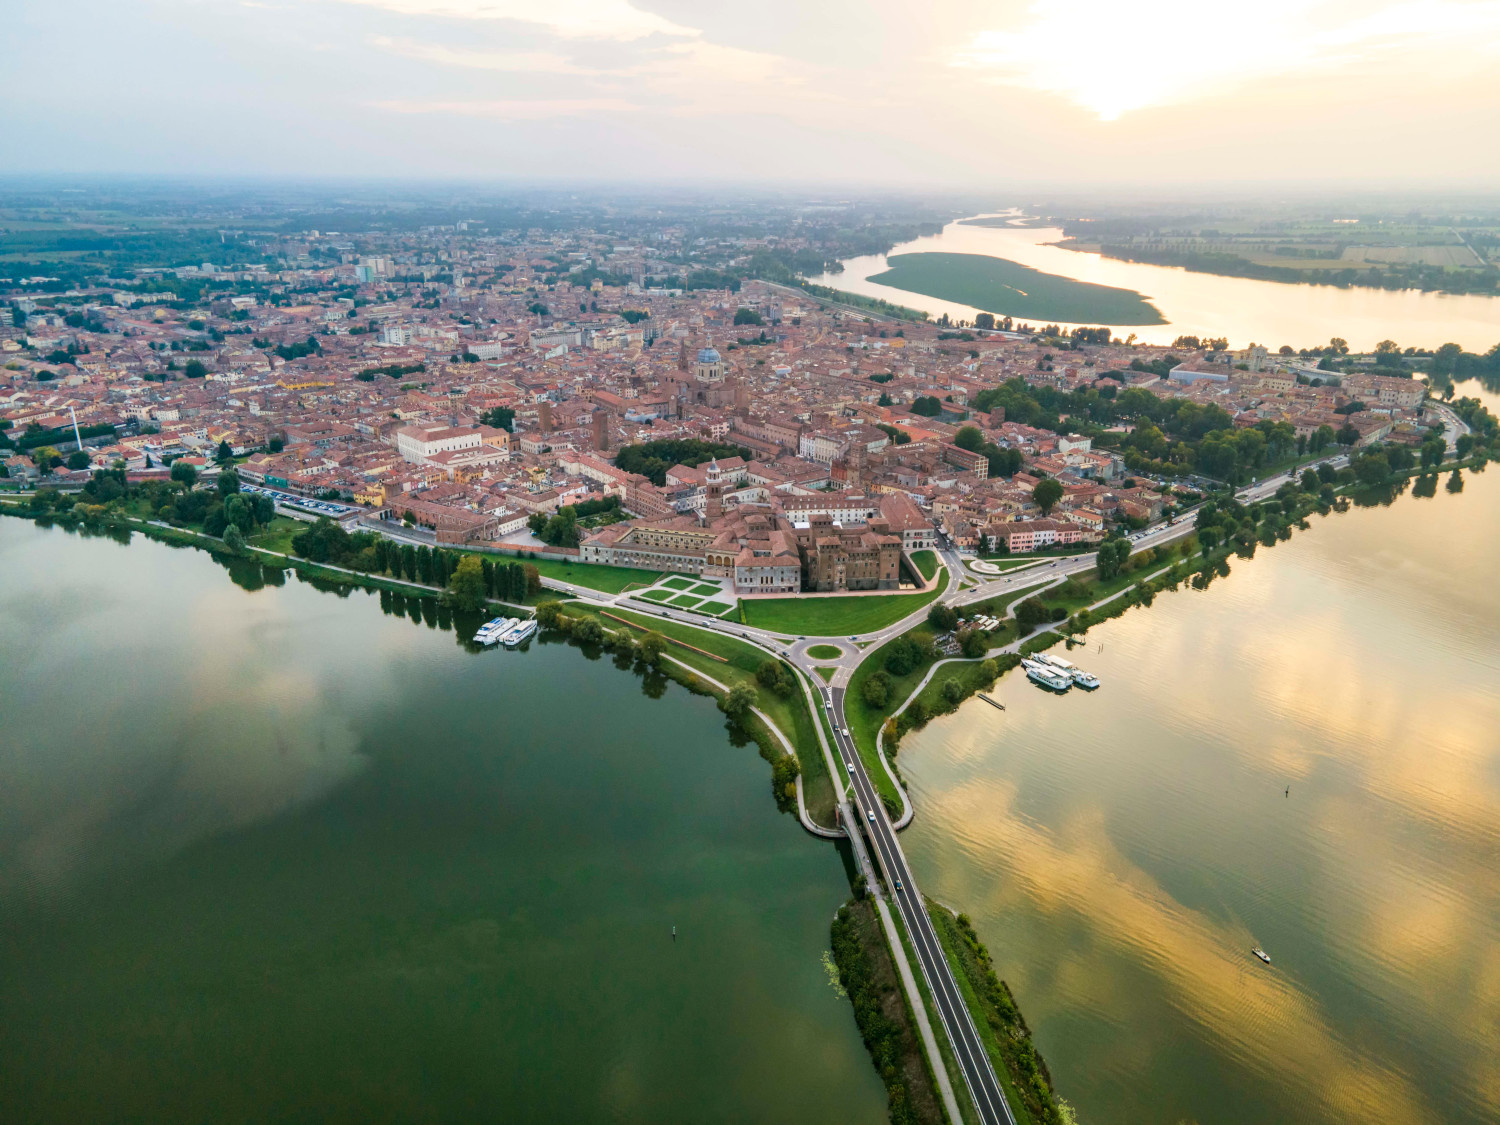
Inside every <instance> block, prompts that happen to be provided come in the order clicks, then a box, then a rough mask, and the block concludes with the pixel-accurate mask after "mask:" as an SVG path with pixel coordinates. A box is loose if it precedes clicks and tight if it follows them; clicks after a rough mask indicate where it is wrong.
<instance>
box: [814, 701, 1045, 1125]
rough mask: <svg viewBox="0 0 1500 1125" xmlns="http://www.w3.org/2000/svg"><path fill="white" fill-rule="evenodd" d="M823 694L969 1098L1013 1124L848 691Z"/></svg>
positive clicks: (992, 1123) (1003, 1123)
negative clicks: (862, 745) (854, 724)
mask: <svg viewBox="0 0 1500 1125" xmlns="http://www.w3.org/2000/svg"><path fill="white" fill-rule="evenodd" d="M820 692H821V694H822V696H823V700H824V702H826V703H831V704H832V708H831V711H832V717H833V723H834V741H835V743H836V744H837V746H838V751H839V755H840V757H842V758H843V760H844V766H845V768H846V769H847V770H848V771H849V775H850V777H851V778H852V779H853V781H854V799H855V804H856V806H857V807H858V809H859V815H860V817H862V818H863V820H864V825H865V828H866V830H867V831H868V833H869V836H870V840H871V842H872V844H873V845H874V847H873V851H874V853H875V858H876V861H877V862H878V863H879V865H880V869H881V871H882V873H883V874H884V876H885V883H886V887H887V888H888V889H889V891H890V895H891V899H892V901H893V902H895V904H896V909H897V910H899V911H900V912H901V920H902V922H904V923H905V924H906V933H907V935H908V936H909V937H910V939H911V943H912V947H913V948H914V949H915V950H916V954H917V963H918V964H919V965H920V966H921V968H922V976H923V977H924V978H925V979H926V981H927V989H928V991H929V992H930V993H931V994H932V999H933V1002H934V1004H935V1005H936V1006H937V1010H938V1017H939V1018H940V1019H941V1020H942V1021H943V1029H944V1030H945V1031H946V1032H947V1035H948V1042H949V1043H950V1044H952V1046H953V1055H954V1058H955V1059H956V1060H957V1062H958V1066H959V1069H960V1070H962V1071H963V1076H964V1082H965V1084H967V1086H968V1087H969V1095H970V1096H971V1097H972V1098H973V1100H974V1105H975V1107H976V1108H977V1109H978V1110H979V1118H980V1120H981V1121H983V1122H984V1123H985V1125H1015V1120H1016V1119H1015V1117H1014V1116H1013V1115H1012V1114H1011V1111H1010V1106H1009V1105H1008V1104H1006V1101H1005V1094H1004V1093H1003V1091H1002V1090H1001V1088H1000V1080H999V1079H998V1078H997V1077H996V1076H995V1071H994V1068H993V1067H992V1066H991V1065H990V1057H989V1055H988V1054H987V1053H986V1052H985V1049H984V1043H983V1042H982V1041H981V1040H980V1038H979V1032H978V1030H977V1029H976V1028H975V1027H974V1021H973V1019H972V1018H971V1017H970V1015H969V1008H968V1005H967V1004H965V1003H964V999H963V994H962V993H961V992H960V991H959V988H958V982H957V981H956V980H955V979H954V976H953V972H952V969H951V968H950V967H949V965H948V959H947V957H946V956H944V954H943V948H942V946H941V945H940V944H939V943H938V936H937V932H936V931H935V930H934V929H933V928H932V919H930V918H929V917H928V916H927V908H926V905H925V904H924V903H923V902H922V896H921V894H920V893H919V892H918V890H917V885H916V883H915V881H914V880H913V879H912V877H911V869H910V868H909V867H907V864H906V856H905V855H903V854H902V852H901V845H900V844H899V843H897V842H896V830H895V829H894V828H893V827H892V826H891V822H890V819H889V817H887V816H886V812H885V806H884V804H882V803H881V800H880V794H879V793H878V792H877V791H876V789H875V786H874V784H873V783H872V782H871V781H870V778H869V775H868V774H867V773H866V772H865V768H864V763H863V762H862V761H861V760H860V757H859V751H858V749H856V747H855V745H854V739H853V738H851V737H850V735H849V734H848V729H849V727H848V721H847V720H846V719H845V718H844V689H843V688H842V687H826V686H825V687H823V688H821V689H820ZM871 889H872V891H873V890H874V888H871Z"/></svg>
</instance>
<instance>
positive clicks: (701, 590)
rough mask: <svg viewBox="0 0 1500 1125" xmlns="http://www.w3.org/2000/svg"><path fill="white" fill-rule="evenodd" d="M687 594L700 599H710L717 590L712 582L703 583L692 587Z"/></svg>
mask: <svg viewBox="0 0 1500 1125" xmlns="http://www.w3.org/2000/svg"><path fill="white" fill-rule="evenodd" d="M689 593H693V594H697V595H698V596H699V597H701V598H712V597H714V596H716V595H717V594H718V593H719V588H718V587H717V586H715V585H714V584H713V583H712V582H705V583H703V585H701V586H694V587H693V588H692V590H690V591H689Z"/></svg>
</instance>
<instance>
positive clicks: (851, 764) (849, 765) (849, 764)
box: [844, 758, 854, 770]
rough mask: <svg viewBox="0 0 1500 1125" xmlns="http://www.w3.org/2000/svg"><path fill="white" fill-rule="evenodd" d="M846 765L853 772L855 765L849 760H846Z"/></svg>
mask: <svg viewBox="0 0 1500 1125" xmlns="http://www.w3.org/2000/svg"><path fill="white" fill-rule="evenodd" d="M844 765H846V766H848V767H849V769H851V770H852V769H853V768H854V763H853V762H851V761H850V760H849V759H848V758H845V759H844Z"/></svg>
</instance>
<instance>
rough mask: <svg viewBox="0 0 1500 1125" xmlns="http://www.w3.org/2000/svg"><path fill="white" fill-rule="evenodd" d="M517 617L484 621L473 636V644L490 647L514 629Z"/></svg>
mask: <svg viewBox="0 0 1500 1125" xmlns="http://www.w3.org/2000/svg"><path fill="white" fill-rule="evenodd" d="M519 620H520V618H518V617H496V618H494V619H492V620H490V621H486V622H485V623H484V624H483V625H481V626H480V627H479V632H477V633H475V634H474V643H475V644H481V645H492V644H494V643H495V642H497V641H498V640H499V639H500V638H501V637H503V636H504V635H505V634H506V633H507V632H508V631H510V630H511V629H513V628H515V625H516V622H517V621H519Z"/></svg>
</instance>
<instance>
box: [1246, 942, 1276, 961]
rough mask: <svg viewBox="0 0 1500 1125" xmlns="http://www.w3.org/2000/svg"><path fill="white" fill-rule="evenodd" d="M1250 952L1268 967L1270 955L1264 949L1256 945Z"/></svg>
mask: <svg viewBox="0 0 1500 1125" xmlns="http://www.w3.org/2000/svg"><path fill="white" fill-rule="evenodd" d="M1250 952H1251V953H1253V954H1255V955H1256V956H1257V957H1259V958H1260V959H1261V960H1262V961H1264V962H1265V963H1266V964H1267V965H1269V964H1270V963H1271V955H1270V954H1269V953H1267V952H1266V951H1265V950H1264V949H1262V948H1261V947H1260V946H1258V945H1257V946H1256V947H1255V948H1254V949H1252V950H1251V951H1250Z"/></svg>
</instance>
